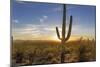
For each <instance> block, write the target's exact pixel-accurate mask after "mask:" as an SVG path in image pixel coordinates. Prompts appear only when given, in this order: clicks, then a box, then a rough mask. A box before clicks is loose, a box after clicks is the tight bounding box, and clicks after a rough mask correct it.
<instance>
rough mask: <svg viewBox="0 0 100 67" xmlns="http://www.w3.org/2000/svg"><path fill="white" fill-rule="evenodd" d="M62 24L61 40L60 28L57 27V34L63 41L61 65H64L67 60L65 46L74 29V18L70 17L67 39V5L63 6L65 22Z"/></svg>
mask: <svg viewBox="0 0 100 67" xmlns="http://www.w3.org/2000/svg"><path fill="white" fill-rule="evenodd" d="M62 22H63V23H62V38H61V36H60V34H59V29H58V27H56V33H57V36H58V39H60V40H61V46H62V51H61V63H64V58H65V55H64V53H65V52H64V51H65V48H64V44H65V42H66V41H68V39H69V38H70V35H71V29H72V16H70V23H69V29H68V34H67V37H66V36H65V34H66V5H65V4H64V5H63V21H62Z"/></svg>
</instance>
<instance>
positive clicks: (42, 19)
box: [39, 15, 48, 23]
mask: <svg viewBox="0 0 100 67" xmlns="http://www.w3.org/2000/svg"><path fill="white" fill-rule="evenodd" d="M47 19H48V16H46V15H43V16H42V17H41V18H39V21H40V23H43V22H44V21H46V20H47Z"/></svg>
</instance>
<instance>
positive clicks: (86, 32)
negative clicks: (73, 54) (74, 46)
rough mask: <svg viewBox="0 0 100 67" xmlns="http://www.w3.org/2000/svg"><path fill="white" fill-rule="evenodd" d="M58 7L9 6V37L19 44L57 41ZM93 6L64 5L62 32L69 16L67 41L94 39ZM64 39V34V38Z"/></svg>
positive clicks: (42, 5) (18, 4)
mask: <svg viewBox="0 0 100 67" xmlns="http://www.w3.org/2000/svg"><path fill="white" fill-rule="evenodd" d="M62 6H63V5H62V4H54V3H53V4H51V3H36V2H31V3H30V2H19V1H15V0H14V1H13V4H12V7H11V8H12V10H11V11H12V12H11V13H12V17H11V18H12V20H11V24H12V35H13V37H14V39H22V40H57V39H58V38H57V35H56V29H55V27H56V26H58V27H59V29H60V35H61V26H62V10H63V9H62ZM95 9H96V8H95V6H82V5H71V4H70V5H69V4H67V5H66V10H67V11H66V15H67V21H66V26H67V28H66V32H67V30H68V24H69V16H70V15H72V16H73V25H72V34H71V38H70V40H71V39H78V38H80V37H81V36H83V37H88V38H95V23H96V19H95V17H96V16H95V13H96V11H95ZM66 35H67V34H66Z"/></svg>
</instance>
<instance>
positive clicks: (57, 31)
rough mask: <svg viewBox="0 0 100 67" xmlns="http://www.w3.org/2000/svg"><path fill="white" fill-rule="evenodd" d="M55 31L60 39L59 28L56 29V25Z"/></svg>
mask: <svg viewBox="0 0 100 67" xmlns="http://www.w3.org/2000/svg"><path fill="white" fill-rule="evenodd" d="M56 33H57V36H58V39H60V40H61V38H60V34H59V30H58V27H56Z"/></svg>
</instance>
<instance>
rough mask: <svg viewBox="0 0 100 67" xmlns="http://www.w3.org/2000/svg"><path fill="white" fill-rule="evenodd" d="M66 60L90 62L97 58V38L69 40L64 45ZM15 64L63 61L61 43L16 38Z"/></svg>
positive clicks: (67, 61)
mask: <svg viewBox="0 0 100 67" xmlns="http://www.w3.org/2000/svg"><path fill="white" fill-rule="evenodd" d="M64 47H65V51H63V53H64V56H65V57H64V62H65V63H71V62H88V61H95V60H96V45H95V40H94V39H93V40H89V39H87V40H81V38H80V39H79V40H77V41H69V42H67V43H65V45H64ZM12 51H13V52H12V63H13V64H14V65H32V64H34V65H37V64H56V63H61V53H62V48H61V43H60V42H55V41H34V40H33V41H32V40H15V41H13V48H12Z"/></svg>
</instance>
